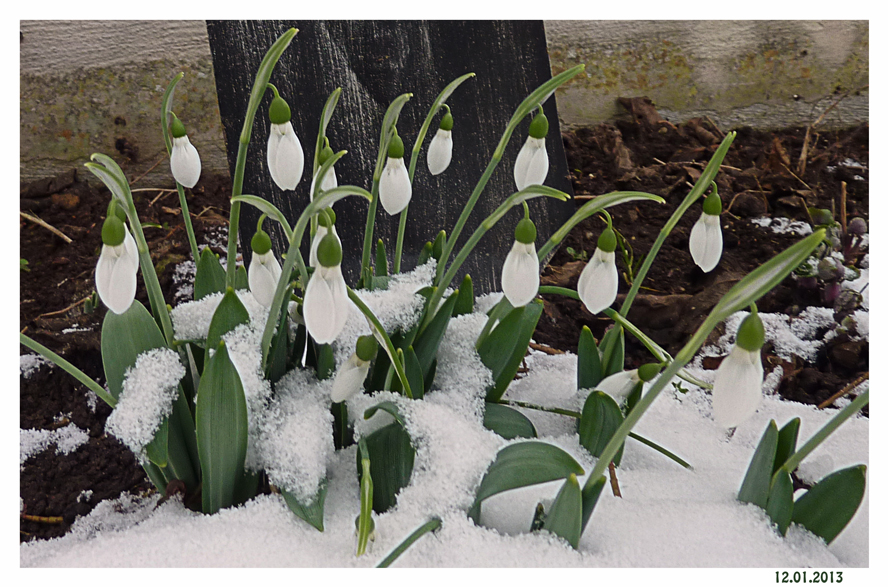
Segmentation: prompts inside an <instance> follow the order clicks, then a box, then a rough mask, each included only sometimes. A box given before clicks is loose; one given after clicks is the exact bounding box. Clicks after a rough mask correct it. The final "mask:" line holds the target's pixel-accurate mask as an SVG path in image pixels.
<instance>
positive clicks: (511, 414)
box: [484, 402, 537, 440]
mask: <svg viewBox="0 0 888 587" xmlns="http://www.w3.org/2000/svg"><path fill="white" fill-rule="evenodd" d="M484 427H485V428H487V429H488V430H492V431H494V432H496V433H497V434H499V435H500V436H502V437H503V438H505V439H506V440H512V439H513V438H536V437H537V431H536V428H535V427H534V425H533V422H531V421H530V419H529V418H528V417H527V416H525V415H524V414H522V413H521V412H519V411H518V410H516V409H514V408H510V407H508V406H503V405H500V404H495V403H491V402H486V403H485V404H484Z"/></svg>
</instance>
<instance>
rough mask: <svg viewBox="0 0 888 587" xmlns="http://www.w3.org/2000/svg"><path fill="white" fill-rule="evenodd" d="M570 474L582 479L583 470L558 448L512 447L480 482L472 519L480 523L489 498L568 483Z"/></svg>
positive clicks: (533, 443)
mask: <svg viewBox="0 0 888 587" xmlns="http://www.w3.org/2000/svg"><path fill="white" fill-rule="evenodd" d="M571 473H573V474H574V475H582V474H583V468H582V467H581V466H580V464H579V463H578V462H576V460H574V458H573V457H572V456H570V455H569V454H567V453H566V452H564V451H563V450H561V449H560V448H558V447H557V446H554V445H552V444H547V443H545V442H537V441H528V442H519V443H516V444H510V445H509V446H506V447H505V448H503V449H502V450H500V451H499V452H498V453H497V455H496V459H495V460H494V461H493V464H492V465H490V468H489V469H487V473H485V474H484V478H483V479H481V484H480V485H479V486H478V491H477V493H476V494H475V503H474V505H473V506H472V508H471V509H470V510H469V517H470V518H472V519H473V520H474V521H475V523H477V522H478V515H479V514H480V513H481V502H482V501H484V500H485V499H487V498H488V497H491V496H493V495H496V494H498V493H502V492H503V491H508V490H510V489H517V488H519V487H527V486H528V485H536V484H538V483H546V482H547V481H555V480H556V479H566V478H567V477H568V475H570V474H571Z"/></svg>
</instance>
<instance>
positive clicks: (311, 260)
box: [308, 224, 342, 267]
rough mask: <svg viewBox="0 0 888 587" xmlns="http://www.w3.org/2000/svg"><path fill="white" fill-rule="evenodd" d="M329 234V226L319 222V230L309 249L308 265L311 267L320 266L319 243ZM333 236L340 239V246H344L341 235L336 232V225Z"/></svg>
mask: <svg viewBox="0 0 888 587" xmlns="http://www.w3.org/2000/svg"><path fill="white" fill-rule="evenodd" d="M325 236H327V227H326V226H324V225H323V224H318V231H317V232H316V233H315V236H314V239H312V241H311V249H309V251H308V266H309V267H317V266H318V245H319V244H320V243H321V239H322V238H324V237H325ZM333 236H335V237H336V240H337V241H339V246H340V247H341V246H342V241H341V240H340V239H339V235H338V234H337V233H336V226H335V225H334V226H333Z"/></svg>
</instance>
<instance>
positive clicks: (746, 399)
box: [712, 305, 765, 428]
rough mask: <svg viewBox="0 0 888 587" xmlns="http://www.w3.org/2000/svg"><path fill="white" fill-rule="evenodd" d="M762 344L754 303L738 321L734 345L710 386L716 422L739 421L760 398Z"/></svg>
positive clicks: (732, 423) (762, 331)
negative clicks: (741, 319)
mask: <svg viewBox="0 0 888 587" xmlns="http://www.w3.org/2000/svg"><path fill="white" fill-rule="evenodd" d="M764 344H765V328H764V325H763V324H762V320H761V318H759V316H758V311H757V310H756V308H755V306H754V305H753V308H752V312H751V313H750V314H749V316H747V317H746V318H744V319H743V322H741V323H740V328H738V329H737V340H736V342H735V343H734V348H733V349H731V353H730V354H729V355H728V356H727V357H725V359H724V360H723V361H722V362H721V365H719V367H718V371H716V373H715V382H714V383H713V385H712V412H713V415H714V416H715V421H716V422H718V423H719V424H720V425H722V426H724V427H725V428H734V427H736V426H739V425H740V424H742V423H743V422H744V421H746V419H747V418H749V417H750V416H752V415H753V414H754V413H755V410H756V408H758V406H759V404H760V403H761V401H762V382H763V381H764V379H765V370H764V368H763V367H762V356H761V349H762V345H764Z"/></svg>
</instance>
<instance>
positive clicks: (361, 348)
mask: <svg viewBox="0 0 888 587" xmlns="http://www.w3.org/2000/svg"><path fill="white" fill-rule="evenodd" d="M377 348H379V344H378V343H377V342H376V338H374V337H373V336H359V337H358V342H357V343H356V344H355V354H356V355H358V358H359V359H361V360H362V361H372V360H373V358H374V357H375V356H376V349H377Z"/></svg>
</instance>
